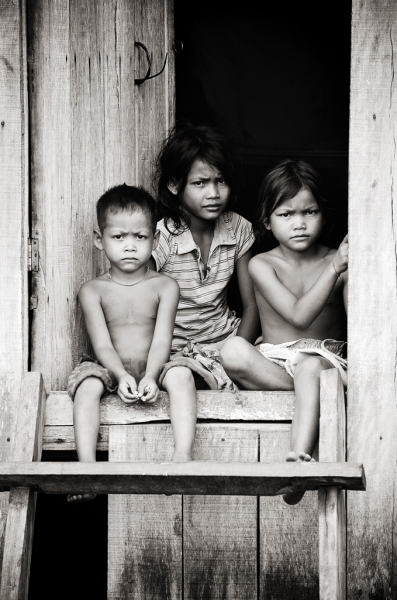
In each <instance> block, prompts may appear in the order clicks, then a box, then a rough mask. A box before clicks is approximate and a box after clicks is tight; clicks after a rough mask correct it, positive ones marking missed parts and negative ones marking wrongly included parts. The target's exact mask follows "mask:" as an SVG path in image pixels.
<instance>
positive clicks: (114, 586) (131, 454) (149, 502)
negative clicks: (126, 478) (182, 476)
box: [102, 425, 182, 600]
mask: <svg viewBox="0 0 397 600" xmlns="http://www.w3.org/2000/svg"><path fill="white" fill-rule="evenodd" d="M109 430H110V431H109V460H110V461H111V462H110V463H108V465H109V466H110V468H111V470H117V469H118V468H119V467H120V466H122V465H123V463H119V462H114V461H121V460H138V461H139V460H141V461H142V460H146V461H149V460H164V459H168V458H169V456H171V454H172V447H173V437H172V431H171V427H170V425H164V426H150V425H144V426H134V427H130V426H127V427H125V426H123V427H117V426H113V427H110V428H109ZM102 464H106V463H102ZM130 464H131V463H130ZM132 464H135V466H139V465H140V464H142V463H132ZM166 468H167V467H166ZM144 471H146V469H144ZM139 491H140V492H141V495H135V496H129V495H124V496H117V495H112V496H109V517H108V521H109V534H108V535H109V537H108V540H109V541H108V548H109V551H108V557H109V558H108V565H109V568H108V598H109V600H111V599H114V600H123V599H127V598H128V599H129V600H130V599H136V600H155V599H158V600H179V599H181V598H182V499H181V496H178V495H173V496H168V497H167V496H165V495H164V492H165V491H166V490H164V489H163V488H162V487H158V488H157V490H156V491H157V492H158V493H159V494H160V495H155V496H149V495H147V494H146V493H142V492H146V491H148V490H147V486H146V485H145V486H140V490H139ZM161 492H163V493H161Z"/></svg>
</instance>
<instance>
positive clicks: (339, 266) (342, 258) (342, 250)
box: [332, 235, 349, 275]
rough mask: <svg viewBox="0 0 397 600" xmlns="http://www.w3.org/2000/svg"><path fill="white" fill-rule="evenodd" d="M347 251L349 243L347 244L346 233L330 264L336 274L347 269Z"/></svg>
mask: <svg viewBox="0 0 397 600" xmlns="http://www.w3.org/2000/svg"><path fill="white" fill-rule="evenodd" d="M348 251H349V244H348V236H347V235H346V236H345V237H344V238H343V240H342V243H341V245H340V246H339V248H338V250H337V251H336V253H335V254H334V256H333V257H332V264H333V267H334V269H335V272H336V273H338V275H340V274H341V273H344V272H345V271H347V260H348Z"/></svg>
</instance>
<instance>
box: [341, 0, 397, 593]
mask: <svg viewBox="0 0 397 600" xmlns="http://www.w3.org/2000/svg"><path fill="white" fill-rule="evenodd" d="M396 49H397V6H396V3H395V2H394V0H377V1H376V2H374V1H373V0H354V2H353V16H352V64H351V121H350V160H349V164H350V168H349V170H350V175H349V246H350V262H349V330H348V340H349V386H348V390H349V391H348V415H347V416H348V432H347V440H348V460H350V461H360V462H363V463H364V466H365V471H366V474H367V492H366V493H363V494H355V493H349V494H348V501H347V506H348V590H349V598H351V599H353V598H362V599H363V600H364V599H379V600H380V599H391V598H396V597H397V581H396V578H397V561H396V542H395V540H396V483H397V481H396V458H397V433H396V432H397V411H396V406H397V405H396V351H397V343H396V342H397V339H396V338H397V295H396V290H397V281H396V234H397V223H396V217H395V214H396V208H397V194H396V192H397V185H396V173H397V161H396V129H397V84H396V77H395V65H396V64H397V61H396Z"/></svg>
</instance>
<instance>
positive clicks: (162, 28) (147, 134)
mask: <svg viewBox="0 0 397 600" xmlns="http://www.w3.org/2000/svg"><path fill="white" fill-rule="evenodd" d="M135 7H136V8H135V10H136V13H135V19H136V23H135V41H139V42H142V43H143V44H145V45H146V46H147V47H148V50H149V53H151V54H152V55H153V61H152V72H151V74H152V75H155V74H156V73H157V72H158V71H160V69H161V68H162V66H163V63H164V60H165V56H166V54H167V53H168V59H167V65H166V67H165V70H164V72H163V73H162V74H161V75H159V76H158V77H155V78H154V79H150V80H149V81H145V83H143V84H142V85H139V86H138V85H136V86H135V122H136V144H135V147H136V174H137V182H138V183H139V184H140V185H143V186H144V187H146V188H147V189H148V190H150V191H151V192H154V188H153V174H154V163H155V158H156V155H157V152H158V150H159V147H160V144H161V142H162V140H163V139H164V137H165V134H166V132H167V130H168V129H169V127H170V124H171V123H170V121H171V120H172V123H173V120H174V116H173V113H174V94H175V91H174V89H175V86H174V75H173V73H174V56H173V51H172V48H171V46H172V44H173V41H174V40H173V35H174V34H173V23H172V13H173V2H172V0H152V1H151V2H150V3H148V2H145V0H135ZM135 56H136V77H137V78H138V77H143V76H144V74H145V73H146V69H147V60H146V56H145V53H144V52H143V50H142V49H141V48H136V51H135Z"/></svg>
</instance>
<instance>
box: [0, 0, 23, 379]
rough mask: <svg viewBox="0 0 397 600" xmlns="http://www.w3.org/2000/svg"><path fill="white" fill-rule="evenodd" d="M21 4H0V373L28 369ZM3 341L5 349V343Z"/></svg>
mask: <svg viewBox="0 0 397 600" xmlns="http://www.w3.org/2000/svg"><path fill="white" fill-rule="evenodd" d="M26 47H27V44H26V10H25V0H19V1H17V2H11V1H7V0H3V1H2V2H0V90H1V94H0V181H1V185H0V204H1V207H2V219H1V222H0V253H1V257H2V258H1V279H2V281H3V282H7V283H6V284H3V285H2V286H1V288H0V339H1V340H2V343H1V347H0V370H1V371H5V370H20V371H21V372H22V371H23V370H27V368H28V352H29V340H28V261H27V257H28V237H29V221H28V219H29V215H28V207H29V158H28V157H29V136H28V131H29V128H28V92H27V88H28V84H27V55H26ZM6 340H7V343H6V342H5V341H6Z"/></svg>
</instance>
